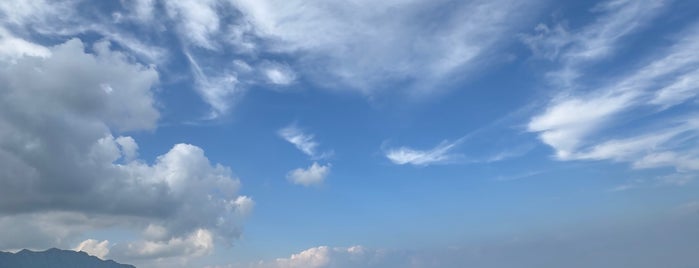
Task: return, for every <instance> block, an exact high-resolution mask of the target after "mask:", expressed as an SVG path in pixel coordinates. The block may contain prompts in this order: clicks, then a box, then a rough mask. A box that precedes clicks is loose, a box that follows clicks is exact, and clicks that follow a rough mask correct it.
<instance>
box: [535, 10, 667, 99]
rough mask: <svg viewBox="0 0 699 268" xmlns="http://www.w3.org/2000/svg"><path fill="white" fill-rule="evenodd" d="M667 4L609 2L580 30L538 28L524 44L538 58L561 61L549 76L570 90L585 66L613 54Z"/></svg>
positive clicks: (543, 26) (556, 27)
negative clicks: (626, 39) (629, 36)
mask: <svg viewBox="0 0 699 268" xmlns="http://www.w3.org/2000/svg"><path fill="white" fill-rule="evenodd" d="M667 2H668V1H656V0H640V1H635V0H610V1H605V2H602V3H600V4H598V5H596V6H595V7H594V8H593V9H592V10H591V12H592V14H594V15H597V17H596V18H595V19H594V20H593V21H592V22H591V23H589V24H588V25H586V26H585V27H583V28H582V29H579V30H570V29H567V27H565V25H563V24H557V25H554V26H552V27H549V26H546V25H544V24H539V25H538V26H537V27H536V29H535V30H536V32H537V34H536V35H525V36H523V41H524V43H526V44H527V45H528V46H529V47H530V48H531V50H532V51H533V52H534V53H535V54H536V55H539V56H542V57H544V58H547V59H549V60H554V61H559V62H560V63H561V64H562V66H561V67H559V68H557V71H554V72H550V73H549V77H550V78H552V79H553V81H552V82H554V83H556V84H559V85H561V86H571V85H572V83H574V81H575V80H576V79H577V78H578V77H579V76H580V72H581V70H580V68H582V67H583V66H582V65H583V64H586V63H590V62H594V61H597V60H600V59H603V58H604V57H607V56H609V55H610V54H612V53H614V52H615V51H616V50H617V49H618V46H619V44H620V43H621V41H622V40H623V38H624V37H626V36H628V35H630V34H632V33H634V32H637V31H638V30H640V29H642V28H643V26H646V25H648V24H649V21H651V19H653V18H654V17H656V16H657V15H658V14H659V13H660V12H661V11H662V10H663V7H664V6H665V4H666V3H667Z"/></svg>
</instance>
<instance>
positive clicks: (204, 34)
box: [163, 0, 220, 49]
mask: <svg viewBox="0 0 699 268" xmlns="http://www.w3.org/2000/svg"><path fill="white" fill-rule="evenodd" d="M163 3H164V5H165V9H166V11H167V14H168V16H170V18H172V19H173V20H175V21H176V22H177V23H178V24H179V32H180V33H181V34H182V35H184V36H186V37H187V38H186V39H185V40H186V41H188V42H191V43H192V44H193V45H195V46H199V47H202V48H206V49H215V48H216V47H217V44H216V43H215V42H216V41H215V40H216V38H215V37H214V35H215V34H217V33H218V32H219V27H220V19H219V14H218V12H217V9H216V5H217V4H218V1H216V0H174V1H172V0H168V1H163Z"/></svg>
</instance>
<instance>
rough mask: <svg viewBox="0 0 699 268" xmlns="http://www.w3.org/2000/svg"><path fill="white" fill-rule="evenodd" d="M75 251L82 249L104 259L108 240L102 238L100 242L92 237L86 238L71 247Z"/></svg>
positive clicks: (107, 248) (107, 251)
mask: <svg viewBox="0 0 699 268" xmlns="http://www.w3.org/2000/svg"><path fill="white" fill-rule="evenodd" d="M73 250H75V251H84V252H86V253H87V254H90V255H92V256H95V257H98V258H100V259H104V257H105V256H107V254H109V241H108V240H104V241H102V242H100V241H97V240H94V239H87V240H85V241H82V242H80V244H79V245H78V246H77V247H75V248H73Z"/></svg>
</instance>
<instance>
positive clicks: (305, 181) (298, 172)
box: [286, 162, 330, 186]
mask: <svg viewBox="0 0 699 268" xmlns="http://www.w3.org/2000/svg"><path fill="white" fill-rule="evenodd" d="M328 174H330V164H328V165H319V164H318V163H316V162H313V164H311V166H309V167H308V168H306V169H303V168H297V169H294V170H292V171H289V173H288V174H287V175H286V178H287V179H288V180H289V181H290V182H292V183H294V184H300V185H303V186H311V185H319V184H322V183H323V181H325V178H326V177H328Z"/></svg>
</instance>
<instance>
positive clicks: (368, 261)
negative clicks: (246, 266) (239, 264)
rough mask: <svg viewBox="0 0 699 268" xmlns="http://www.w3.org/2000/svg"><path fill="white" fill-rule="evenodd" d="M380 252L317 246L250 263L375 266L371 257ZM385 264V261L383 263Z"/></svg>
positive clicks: (270, 267)
mask: <svg viewBox="0 0 699 268" xmlns="http://www.w3.org/2000/svg"><path fill="white" fill-rule="evenodd" d="M379 254H380V253H379V252H378V251H374V250H369V249H367V248H365V247H362V246H352V247H328V246H319V247H313V248H309V249H306V250H303V251H301V252H299V253H295V254H292V255H291V256H289V257H288V258H278V259H276V260H273V261H260V262H259V263H257V264H254V265H250V267H256V268H323V267H369V266H371V267H376V266H375V265H373V263H372V258H376V257H377V256H378V255H379ZM384 264H385V263H384Z"/></svg>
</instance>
